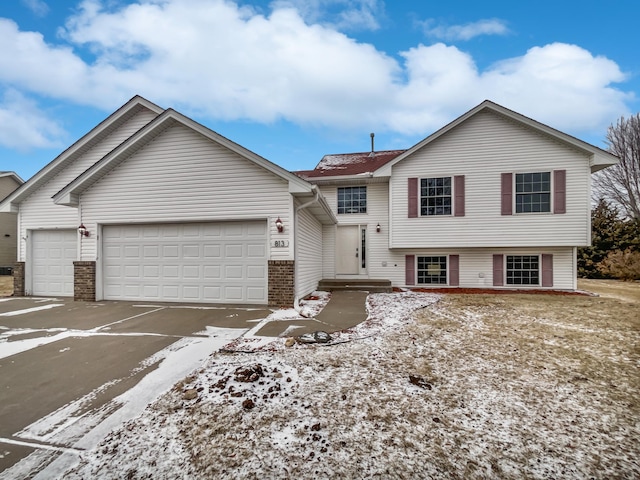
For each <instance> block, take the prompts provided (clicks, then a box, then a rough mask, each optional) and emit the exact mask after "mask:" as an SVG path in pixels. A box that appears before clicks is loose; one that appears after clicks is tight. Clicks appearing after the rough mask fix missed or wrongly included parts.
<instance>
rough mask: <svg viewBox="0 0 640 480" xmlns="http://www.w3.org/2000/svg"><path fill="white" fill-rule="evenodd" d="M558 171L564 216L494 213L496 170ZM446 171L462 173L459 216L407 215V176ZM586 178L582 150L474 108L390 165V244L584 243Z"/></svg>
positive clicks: (587, 210) (498, 190)
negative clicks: (463, 119)
mask: <svg viewBox="0 0 640 480" xmlns="http://www.w3.org/2000/svg"><path fill="white" fill-rule="evenodd" d="M558 169H563V170H566V192H567V194H566V213H565V214H557V215H554V214H553V213H544V214H535V215H511V216H505V215H501V174H502V173H505V172H513V173H520V172H544V171H546V172H551V171H553V170H558ZM453 175H464V176H465V204H466V212H465V217H464V218H460V217H449V216H433V217H419V218H408V188H407V185H408V182H407V178H426V177H441V176H453ZM590 176H591V175H590V169H589V161H588V158H587V157H586V156H585V154H583V153H581V152H578V151H577V150H574V149H572V148H570V147H568V146H566V145H565V144H561V143H559V142H557V141H555V140H553V139H551V138H550V137H547V136H544V135H541V134H538V133H536V132H534V131H533V130H531V129H528V128H526V127H524V126H521V125H519V124H515V123H513V122H510V121H507V120H506V119H504V118H503V117H501V116H499V115H498V114H495V113H492V112H481V113H479V114H477V115H475V116H473V117H471V118H470V119H469V120H467V121H466V122H464V123H462V124H460V125H459V126H457V127H456V128H454V129H453V130H451V131H450V132H448V133H447V134H445V135H444V136H442V137H441V138H439V139H437V140H435V141H433V142H432V143H430V144H428V145H426V146H425V147H424V148H422V149H420V150H418V151H417V152H415V153H414V154H413V155H411V156H410V157H408V158H406V159H404V160H402V161H401V162H399V163H398V164H396V165H394V166H393V167H392V177H391V183H390V189H391V202H392V209H391V222H392V239H391V246H392V248H420V247H424V246H428V247H429V248H439V247H447V248H451V247H461V248H462V247H469V246H474V247H495V246H503V247H510V246H521V247H528V246H532V245H539V246H546V247H552V246H558V245H560V246H583V245H587V244H588V243H589V214H590V198H589V184H590ZM552 191H553V186H552ZM552 196H553V194H552Z"/></svg>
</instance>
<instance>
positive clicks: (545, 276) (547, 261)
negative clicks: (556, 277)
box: [542, 254, 553, 287]
mask: <svg viewBox="0 0 640 480" xmlns="http://www.w3.org/2000/svg"><path fill="white" fill-rule="evenodd" d="M542 286H543V287H553V255H551V254H545V255H542Z"/></svg>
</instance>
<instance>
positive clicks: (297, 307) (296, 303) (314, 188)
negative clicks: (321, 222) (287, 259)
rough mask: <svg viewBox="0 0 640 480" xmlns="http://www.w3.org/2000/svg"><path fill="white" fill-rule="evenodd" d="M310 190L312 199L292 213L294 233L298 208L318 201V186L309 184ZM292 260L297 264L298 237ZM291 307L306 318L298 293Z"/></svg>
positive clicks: (303, 207) (295, 231) (294, 244)
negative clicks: (312, 195)
mask: <svg viewBox="0 0 640 480" xmlns="http://www.w3.org/2000/svg"><path fill="white" fill-rule="evenodd" d="M311 191H312V192H313V193H314V197H313V199H312V200H309V201H308V202H307V203H303V204H302V205H300V206H298V207H296V209H295V211H294V213H293V232H294V235H297V234H298V228H297V226H298V212H299V211H300V210H303V209H305V208H307V207H310V206H311V205H313V204H314V203H318V202H319V201H320V191H319V190H318V186H317V185H311ZM293 262H294V264H295V265H298V239H297V238H296V239H294V242H293ZM293 308H294V310H295V311H296V312H298V315H300V316H301V317H305V318H308V317H309V315H308V314H306V313H304V312H303V310H302V308H301V307H300V303H299V298H298V295H296V296H295V297H294V299H293Z"/></svg>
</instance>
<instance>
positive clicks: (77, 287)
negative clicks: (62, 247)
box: [73, 262, 96, 302]
mask: <svg viewBox="0 0 640 480" xmlns="http://www.w3.org/2000/svg"><path fill="white" fill-rule="evenodd" d="M73 299H74V300H76V301H81V302H95V301H96V262H73Z"/></svg>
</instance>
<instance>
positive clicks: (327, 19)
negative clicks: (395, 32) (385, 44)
mask: <svg viewBox="0 0 640 480" xmlns="http://www.w3.org/2000/svg"><path fill="white" fill-rule="evenodd" d="M271 7H272V8H273V9H275V10H277V9H282V8H294V9H295V10H296V11H297V12H298V13H299V14H300V16H301V17H302V18H303V19H304V21H305V22H307V23H321V24H323V25H325V26H332V27H334V28H336V29H338V30H378V29H379V28H380V21H379V20H380V18H382V17H384V2H383V1H382V0H274V1H273V2H272V3H271Z"/></svg>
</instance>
